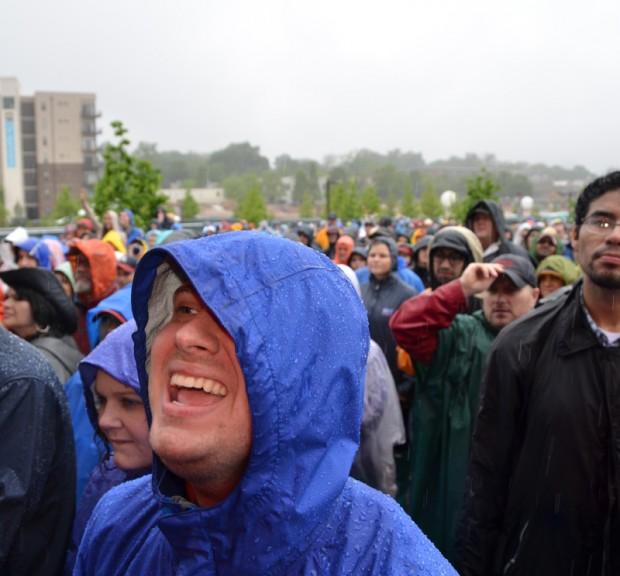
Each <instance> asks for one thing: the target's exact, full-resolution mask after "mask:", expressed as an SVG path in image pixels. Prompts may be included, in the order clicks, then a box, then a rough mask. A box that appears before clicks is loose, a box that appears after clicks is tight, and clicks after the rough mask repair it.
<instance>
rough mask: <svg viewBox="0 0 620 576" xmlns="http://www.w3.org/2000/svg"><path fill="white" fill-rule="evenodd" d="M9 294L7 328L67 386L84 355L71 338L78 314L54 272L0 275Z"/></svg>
mask: <svg viewBox="0 0 620 576" xmlns="http://www.w3.org/2000/svg"><path fill="white" fill-rule="evenodd" d="M0 280H2V281H3V282H4V283H5V284H6V285H7V286H9V291H8V293H7V296H6V298H5V300H4V327H5V328H6V329H7V330H10V331H11V332H13V333H14V334H17V335H18V336H19V337H20V338H23V339H24V340H27V341H28V342H30V343H31V344H32V345H33V346H34V347H35V348H38V349H39V350H40V351H41V352H42V353H43V355H44V356H45V358H46V359H47V361H48V362H49V363H50V365H51V366H52V368H53V369H54V372H55V373H56V376H58V380H59V381H60V382H61V384H64V383H65V382H66V381H67V379H68V378H69V377H70V376H71V374H73V372H75V370H76V369H77V365H78V363H79V361H80V360H81V359H82V354H81V352H80V351H79V350H78V348H77V345H76V343H75V340H74V339H73V338H72V337H71V334H73V332H75V329H76V327H77V310H76V308H75V306H74V304H73V302H72V301H71V300H70V299H69V297H68V296H67V294H66V293H65V291H64V289H63V287H62V286H61V284H60V282H59V280H58V278H56V276H55V275H54V273H53V272H51V271H49V270H45V269H43V268H18V269H16V270H8V271H6V272H0Z"/></svg>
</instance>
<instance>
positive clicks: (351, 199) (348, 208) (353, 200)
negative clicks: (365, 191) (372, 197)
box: [342, 180, 364, 221]
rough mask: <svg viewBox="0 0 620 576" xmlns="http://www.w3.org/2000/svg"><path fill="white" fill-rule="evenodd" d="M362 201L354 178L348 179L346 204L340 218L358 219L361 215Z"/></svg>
mask: <svg viewBox="0 0 620 576" xmlns="http://www.w3.org/2000/svg"><path fill="white" fill-rule="evenodd" d="M363 214H364V210H363V208H362V201H361V198H360V193H359V190H358V187H357V183H356V182H355V180H351V181H349V184H348V186H347V194H346V205H345V207H344V211H343V213H342V218H343V219H344V220H346V221H350V220H353V219H359V218H361V217H362V216H363Z"/></svg>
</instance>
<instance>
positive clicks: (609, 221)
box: [457, 172, 620, 576]
mask: <svg viewBox="0 0 620 576" xmlns="http://www.w3.org/2000/svg"><path fill="white" fill-rule="evenodd" d="M572 240H573V248H574V251H575V257H576V260H577V262H578V263H579V264H580V265H581V268H582V270H583V280H582V281H581V282H578V283H577V284H575V287H574V288H573V290H572V291H571V292H570V293H568V294H567V295H566V296H563V297H560V298H558V299H557V300H556V301H554V302H552V303H549V304H547V305H545V306H542V307H540V308H538V309H537V310H536V312H534V313H533V314H531V315H529V316H528V317H527V318H525V319H524V320H523V321H521V322H518V323H517V324H515V325H514V326H512V327H510V328H508V329H507V330H506V331H504V332H503V333H502V334H501V335H500V337H499V338H498V339H497V341H496V342H495V345H494V347H493V350H492V351H491V353H490V356H489V361H488V368H487V373H486V378H485V382H484V385H483V386H484V390H483V396H482V400H481V407H480V412H479V414H478V419H477V422H476V429H475V432H474V436H473V440H472V449H471V460H470V468H469V480H468V483H467V491H466V501H465V507H464V511H463V518H462V522H461V525H460V527H459V531H458V537H457V561H458V564H457V567H458V568H459V573H460V574H463V575H465V576H469V575H474V574H476V575H477V574H480V575H482V574H511V575H513V576H519V575H526V574H527V575H528V576H537V575H542V574H544V575H545V576H549V575H554V574H563V575H564V574H605V575H608V574H618V573H620V546H618V542H619V541H620V513H619V510H618V504H619V497H620V305H619V303H620V172H612V173H610V174H608V175H607V176H603V177H601V178H598V179H596V180H594V181H593V182H592V183H591V184H589V185H588V186H587V187H586V188H585V189H584V191H583V192H582V193H581V195H580V196H579V199H578V200H577V204H576V207H575V227H574V230H573V233H572Z"/></svg>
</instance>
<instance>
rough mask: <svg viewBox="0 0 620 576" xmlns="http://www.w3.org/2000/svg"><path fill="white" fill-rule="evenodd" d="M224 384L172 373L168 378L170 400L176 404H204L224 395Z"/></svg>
mask: <svg viewBox="0 0 620 576" xmlns="http://www.w3.org/2000/svg"><path fill="white" fill-rule="evenodd" d="M227 393H228V390H227V389H226V387H225V386H223V385H222V384H220V383H219V382H216V381H215V380H211V379H210V378H196V377H194V376H188V375H186V374H173V375H172V377H171V378H170V401H171V402H173V403H174V402H176V403H177V404H189V405H194V406H196V405H206V404H210V403H211V402H213V400H214V399H215V398H218V397H219V398H222V397H224V396H226V394H227Z"/></svg>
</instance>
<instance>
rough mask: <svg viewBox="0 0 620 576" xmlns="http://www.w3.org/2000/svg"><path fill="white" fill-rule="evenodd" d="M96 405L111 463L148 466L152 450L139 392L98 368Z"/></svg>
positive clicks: (129, 467)
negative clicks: (110, 452) (110, 455)
mask: <svg viewBox="0 0 620 576" xmlns="http://www.w3.org/2000/svg"><path fill="white" fill-rule="evenodd" d="M95 406H96V407H97V414H98V417H99V420H98V423H99V428H100V430H101V432H102V433H103V434H104V436H105V437H106V440H107V441H108V442H109V444H110V445H111V446H112V450H113V452H114V463H115V464H116V465H117V466H118V467H119V468H120V469H121V470H140V469H142V468H148V467H149V466H150V465H151V460H152V458H153V452H152V450H151V446H150V444H149V427H148V425H147V423H146V413H145V412H144V404H143V403H142V399H141V398H140V396H138V394H136V392H134V391H133V390H132V389H131V388H130V387H129V386H125V384H122V383H121V382H119V381H118V380H116V379H115V378H112V376H110V375H109V374H107V373H106V372H104V371H103V370H99V372H97V377H96V378H95Z"/></svg>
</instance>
